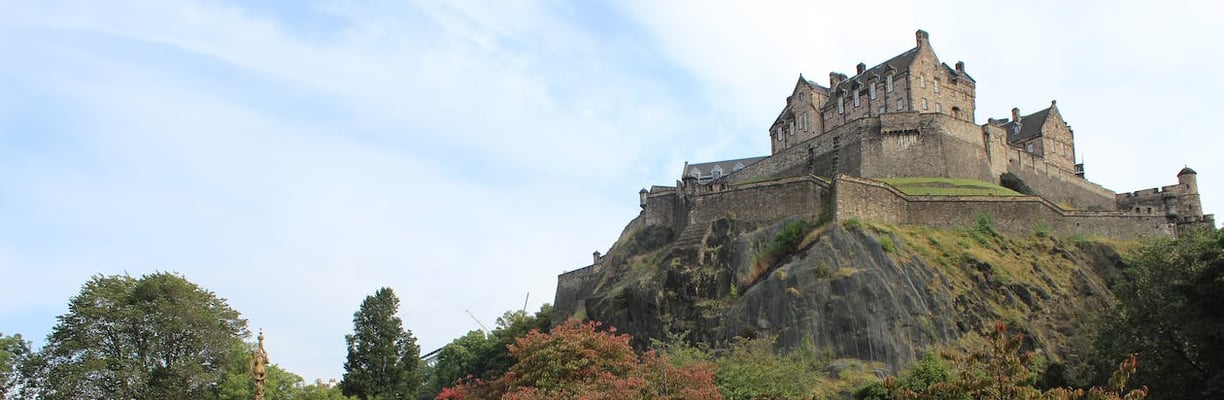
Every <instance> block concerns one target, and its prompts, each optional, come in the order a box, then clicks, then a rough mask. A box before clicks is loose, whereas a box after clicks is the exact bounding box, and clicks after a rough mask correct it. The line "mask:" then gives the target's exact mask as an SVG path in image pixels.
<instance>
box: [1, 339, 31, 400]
mask: <svg viewBox="0 0 1224 400" xmlns="http://www.w3.org/2000/svg"><path fill="white" fill-rule="evenodd" d="M29 357H30V343H29V342H27V341H25V339H22V338H21V334H20V333H18V334H15V335H12V336H5V335H4V333H2V332H0V400H3V399H7V398H10V396H11V395H13V394H16V389H17V384H18V382H19V378H20V374H19V373H20V372H21V371H20V368H21V366H22V365H23V364H24V363H25V360H26V359H27V358H29Z"/></svg>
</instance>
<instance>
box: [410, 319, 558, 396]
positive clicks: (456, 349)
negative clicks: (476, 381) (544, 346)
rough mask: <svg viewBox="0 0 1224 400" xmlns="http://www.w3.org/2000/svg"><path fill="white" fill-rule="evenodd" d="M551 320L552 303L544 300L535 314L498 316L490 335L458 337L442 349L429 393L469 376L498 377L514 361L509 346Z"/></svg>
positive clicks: (543, 328) (545, 327)
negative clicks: (546, 302) (495, 325)
mask: <svg viewBox="0 0 1224 400" xmlns="http://www.w3.org/2000/svg"><path fill="white" fill-rule="evenodd" d="M551 323H552V306H551V305H549V304H544V305H543V306H540V310H539V311H537V312H536V313H535V315H528V314H527V313H526V312H523V311H508V312H506V313H505V314H503V315H502V316H501V317H498V318H497V328H495V329H493V332H490V333H489V334H488V335H485V333H484V332H481V331H471V332H468V333H467V335H464V336H461V337H459V338H458V339H455V340H454V341H452V342H451V343H449V344H447V345H446V346H445V347H443V348H442V350H441V351H439V352H438V357H437V362H436V363H435V364H434V367H433V371H432V374H431V376H430V380H429V383H428V388H427V390H425V392H426V394H429V395H436V394H438V392H440V391H441V390H442V388H444V387H447V386H451V385H454V384H455V383H456V382H458V381H459V380H460V379H463V378H467V377H474V378H481V379H484V380H492V379H496V378H497V377H499V376H501V375H502V374H503V373H505V372H506V370H508V369H509V368H510V366H511V365H514V357H512V356H511V355H510V351H509V349H508V347H509V346H510V345H511V344H514V341H515V339H517V338H520V337H523V336H525V335H527V333H528V332H531V331H532V330H536V331H540V332H548V328H549V325H551ZM431 397H432V396H431Z"/></svg>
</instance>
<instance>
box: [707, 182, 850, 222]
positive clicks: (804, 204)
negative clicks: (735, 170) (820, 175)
mask: <svg viewBox="0 0 1224 400" xmlns="http://www.w3.org/2000/svg"><path fill="white" fill-rule="evenodd" d="M827 187H828V186H827V184H825V183H824V182H821V181H819V180H817V179H815V178H811V177H795V178H785V179H778V180H772V181H766V182H758V183H750V184H746V185H740V186H733V187H730V188H728V189H726V190H723V191H718V192H709V193H704V194H699V195H694V196H691V197H690V199H689V200H688V203H689V205H688V207H690V209H691V211H690V212H689V215H688V224H696V225H697V226H702V225H703V224H708V223H709V222H712V221H714V220H716V219H719V218H734V219H735V220H736V221H740V222H747V223H773V222H775V221H777V220H779V219H782V218H785V217H789V216H801V217H805V218H808V219H809V220H815V217H818V216H819V215H820V212H821V211H822V210H823V209H824V204H826V203H825V201H826V200H827V199H828V189H827Z"/></svg>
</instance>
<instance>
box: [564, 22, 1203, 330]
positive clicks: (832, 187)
mask: <svg viewBox="0 0 1224 400" xmlns="http://www.w3.org/2000/svg"><path fill="white" fill-rule="evenodd" d="M915 39H916V45H915V47H913V48H911V49H909V50H906V51H905V52H903V53H901V54H900V55H897V56H895V57H893V58H891V59H889V60H887V61H884V62H883V63H880V64H878V65H875V66H873V67H870V68H868V67H867V65H866V64H863V63H860V64H858V65H857V67H856V68H855V74H854V75H853V76H846V75H845V74H842V73H837V72H833V73H830V74H829V82H828V86H822V85H820V84H818V83H816V82H813V81H810V80H808V79H806V78H804V77H803V76H802V75H801V76H800V77H799V79H798V81H797V82H796V83H795V87H794V89H793V90H792V91H791V93H790V95H789V96H787V97H786V102H785V104H784V106H783V108H782V111H781V112H780V113H779V114H778V117H777V118H776V119H775V120H774V121H773V123H772V125H771V126H770V127H769V129H768V134H769V139H770V154H769V155H768V156H763V157H751V158H743V159H737V160H727V161H718V162H706V163H695V164H689V163H685V165H684V168H683V170H682V171H681V174H680V178H679V179H678V180H677V181H676V183H675V185H674V186H662V185H654V186H651V187H650V188H649V189H642V190H641V191H640V192H639V202H640V205H641V207H642V212H641V214H640V215H639V216H638V217H637V218H636V219H634V221H633V222H631V223H630V226H631V227H635V228H634V229H642V231H651V232H656V233H657V232H667V234H666V236H667V237H668V238H669V239H670V240H671V241H672V242H673V243H674V249H681V251H689V252H693V253H694V254H693V255H692V256H693V257H695V258H696V259H698V260H700V259H701V258H702V257H705V255H704V253H703V252H699V251H697V250H696V249H697V248H699V247H701V246H700V244H701V243H703V240H704V239H703V238H704V235H705V234H706V233H707V232H710V231H711V230H712V229H715V227H716V226H724V227H725V226H726V225H728V224H745V225H746V226H765V225H770V224H776V223H778V222H779V221H783V220H785V219H787V218H795V217H798V218H803V219H806V220H808V221H816V220H820V219H826V218H831V219H832V220H833V221H845V220H848V219H854V218H860V219H867V220H873V221H878V222H882V223H885V224H892V225H923V226H932V227H939V228H958V227H973V226H975V225H976V224H977V221H978V220H979V218H980V216H982V215H984V214H985V215H989V216H990V217H991V219H992V220H993V224H994V225H993V226H994V228H995V229H996V230H997V231H998V232H1001V233H1005V234H1020V235H1023V234H1030V233H1033V232H1037V231H1046V232H1047V233H1051V234H1056V235H1063V236H1071V235H1083V236H1100V237H1108V238H1115V239H1124V240H1141V239H1144V238H1151V237H1170V236H1175V235H1178V234H1180V233H1183V232H1185V231H1187V230H1190V229H1215V220H1214V216H1212V215H1210V214H1203V210H1202V206H1201V203H1200V200H1199V192H1198V174H1197V173H1196V172H1195V171H1194V170H1193V169H1190V168H1189V167H1186V168H1183V169H1182V170H1181V171H1179V172H1178V173H1177V184H1175V185H1168V186H1163V187H1158V188H1153V189H1146V190H1140V191H1134V192H1123V193H1117V192H1114V191H1112V190H1109V189H1106V188H1104V187H1102V186H1100V185H1097V184H1095V183H1093V182H1091V181H1089V180H1087V179H1086V178H1085V174H1084V167H1083V164H1080V163H1077V160H1076V158H1075V154H1076V147H1075V134H1074V132H1073V131H1072V130H1071V126H1070V125H1069V124H1068V123H1067V122H1066V121H1065V120H1064V119H1063V115H1062V113H1061V112H1060V110H1059V109H1058V106H1057V102H1055V101H1051V102H1050V106H1049V107H1047V108H1045V109H1042V110H1039V111H1036V112H1033V113H1031V114H1028V115H1022V114H1021V112H1020V109H1019V108H1013V109H1012V110H1011V115H1010V116H1009V118H997V119H996V118H988V119H987V122H986V123H984V124H981V125H978V124H977V123H976V122H975V115H976V109H975V99H976V81H974V79H973V78H972V77H971V76H970V75H969V74H968V73H967V72H966V70H965V63H963V62H959V61H958V62H956V64H955V66H952V67H950V66H948V65H947V64H945V63H943V62H941V61H940V60H939V58H938V57H937V56H936V55H935V51H934V50H933V48H932V46H931V42H930V36H929V35H928V34H927V33H926V32H924V31H921V30H919V31H917V33H916V34H915ZM913 181H919V182H924V181H925V182H927V183H930V184H932V185H942V184H950V183H955V182H973V183H981V184H983V185H986V186H989V187H991V188H992V189H998V190H996V191H991V192H987V193H985V194H983V193H977V192H970V193H961V192H957V191H954V190H946V191H941V192H913V191H910V192H907V191H905V190H903V189H904V188H903V187H901V185H902V182H913ZM996 185H997V186H996ZM1000 186H1001V187H1000ZM1004 188H1006V189H1004ZM1007 189H1011V190H1007ZM932 193H938V194H932ZM649 228H659V229H649ZM627 229H629V228H627ZM610 253H612V251H610ZM603 264H604V256H601V255H600V254H599V253H595V255H594V258H593V260H592V265H590V266H588V267H585V268H580V269H577V270H573V271H570V272H567V273H564V274H561V275H560V276H559V277H558V289H557V301H556V302H555V303H554V304H570V305H572V304H577V303H578V302H580V301H582V300H581V299H585V298H586V297H588V296H589V295H590V293H591V290H593V288H594V287H595V286H596V284H597V283H598V279H599V277H600V271H601V270H602V268H603ZM579 308H581V307H579ZM560 315H568V314H567V313H565V312H562V313H561V314H560Z"/></svg>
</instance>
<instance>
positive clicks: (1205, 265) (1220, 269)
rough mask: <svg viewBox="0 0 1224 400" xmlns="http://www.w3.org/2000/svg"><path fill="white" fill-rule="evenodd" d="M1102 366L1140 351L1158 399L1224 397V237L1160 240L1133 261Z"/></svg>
mask: <svg viewBox="0 0 1224 400" xmlns="http://www.w3.org/2000/svg"><path fill="white" fill-rule="evenodd" d="M1128 264H1129V266H1128V267H1127V268H1126V269H1125V270H1124V273H1125V275H1126V278H1127V279H1124V280H1123V282H1122V283H1121V284H1119V285H1118V286H1119V287H1116V288H1115V289H1114V293H1115V294H1117V296H1118V298H1119V300H1120V304H1119V307H1118V308H1117V309H1116V311H1117V313H1116V315H1113V316H1111V317H1110V318H1106V319H1105V323H1106V324H1108V327H1107V328H1105V329H1101V330H1100V332H1101V335H1100V338H1099V340H1098V344H1097V345H1098V349H1099V350H1100V352H1101V356H1100V357H1099V360H1100V361H1098V364H1099V365H1101V367H1102V368H1099V369H1100V370H1102V371H1104V370H1107V368H1108V366H1109V362H1108V361H1107V360H1116V359H1118V358H1121V357H1124V356H1126V355H1127V354H1129V353H1137V355H1138V359H1139V360H1140V361H1142V362H1143V363H1144V364H1143V365H1144V366H1143V368H1142V369H1141V370H1140V371H1139V373H1138V374H1137V376H1136V379H1138V380H1140V381H1142V382H1146V383H1148V384H1150V385H1152V390H1153V395H1152V398H1154V399H1219V398H1224V233H1222V232H1221V231H1207V232H1203V231H1199V232H1193V233H1187V234H1183V235H1181V237H1179V238H1178V239H1167V240H1162V241H1157V242H1154V243H1152V244H1150V245H1148V246H1146V247H1144V248H1143V249H1142V250H1140V252H1139V254H1138V255H1137V256H1136V257H1134V258H1133V259H1132V260H1129V262H1128Z"/></svg>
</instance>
